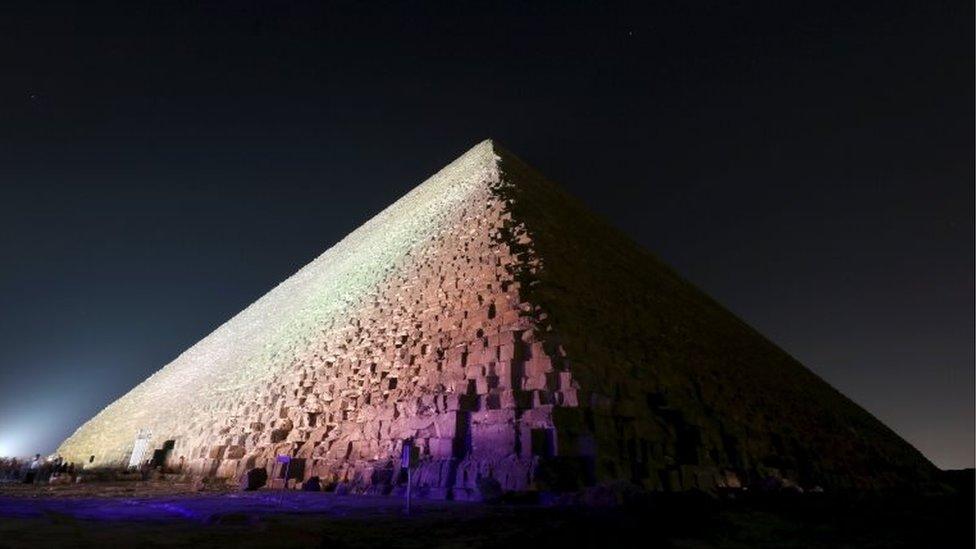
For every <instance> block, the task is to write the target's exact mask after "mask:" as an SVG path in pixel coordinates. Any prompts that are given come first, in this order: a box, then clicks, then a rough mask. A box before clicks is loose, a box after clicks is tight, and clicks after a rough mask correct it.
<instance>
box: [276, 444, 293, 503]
mask: <svg viewBox="0 0 976 549" xmlns="http://www.w3.org/2000/svg"><path fill="white" fill-rule="evenodd" d="M276 461H277V462H278V463H282V464H284V467H285V482H284V484H282V488H281V493H280V494H278V507H281V503H282V501H283V500H284V498H285V490H288V473H289V471H290V470H291V456H278V457H277V459H276Z"/></svg>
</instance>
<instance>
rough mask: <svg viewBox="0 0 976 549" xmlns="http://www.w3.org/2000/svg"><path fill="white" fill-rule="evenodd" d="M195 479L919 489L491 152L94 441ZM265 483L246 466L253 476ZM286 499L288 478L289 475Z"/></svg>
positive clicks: (867, 441) (596, 227) (894, 449)
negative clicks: (403, 458)
mask: <svg viewBox="0 0 976 549" xmlns="http://www.w3.org/2000/svg"><path fill="white" fill-rule="evenodd" d="M139 429H148V430H150V431H151V432H152V433H153V439H152V440H153V444H157V445H161V444H162V443H163V442H164V441H167V440H171V441H174V448H173V450H172V451H171V452H170V454H169V456H170V457H169V459H170V462H171V464H173V463H177V462H179V460H180V459H181V458H182V459H183V460H185V462H186V463H187V464H188V466H189V472H191V473H194V474H197V475H203V476H217V477H233V478H238V477H241V476H245V477H247V476H248V475H251V474H252V472H253V471H267V472H268V473H269V474H270V475H272V476H273V477H274V482H277V483H279V484H282V485H283V484H284V480H283V475H284V472H283V470H282V469H281V467H280V464H279V463H278V462H277V460H276V456H279V455H288V456H292V457H293V458H296V459H295V460H293V462H292V464H293V465H292V467H294V468H293V469H291V470H290V473H289V476H290V477H292V478H296V479H298V480H299V481H300V480H301V479H308V478H312V477H315V478H319V479H321V482H322V484H323V485H325V486H327V487H330V488H331V487H335V489H336V490H337V491H342V492H358V493H387V492H389V491H391V490H394V489H395V490H400V489H402V488H403V487H404V483H405V482H406V477H405V475H404V474H403V473H402V472H401V471H400V468H399V467H400V450H401V445H402V442H403V441H404V440H405V439H411V440H413V441H414V443H415V445H416V446H417V448H418V449H419V452H420V461H419V463H417V464H416V465H415V466H414V469H413V471H412V474H411V479H412V482H413V484H414V487H415V488H416V490H417V493H418V495H422V496H424V495H425V496H428V497H454V498H458V499H482V498H485V497H495V495H496V494H495V493H496V492H497V491H502V492H504V491H525V490H535V489H546V490H563V489H570V490H580V489H584V488H585V487H587V486H593V485H595V484H599V485H605V486H609V485H616V484H615V483H617V484H619V483H621V482H623V483H627V484H628V485H636V486H639V487H643V488H646V489H651V490H691V489H700V490H714V489H726V488H728V489H734V488H737V487H742V486H748V485H750V484H755V485H757V486H758V485H765V484H764V483H766V484H768V482H769V481H768V479H777V480H776V482H778V483H779V484H780V485H788V484H795V485H798V486H824V487H829V488H846V487H859V488H863V487H882V486H890V485H906V484H914V483H919V482H924V481H925V479H926V478H927V476H928V475H929V474H930V472H931V471H932V470H933V468H932V466H931V464H929V463H928V462H927V461H925V459H924V458H923V457H922V456H921V455H920V454H919V453H918V452H917V451H915V450H914V449H913V448H911V446H909V445H908V444H907V443H905V442H904V441H903V440H901V439H900V438H898V437H897V436H896V435H895V434H894V433H892V432H891V431H889V430H888V429H887V428H885V427H884V426H883V425H882V424H881V423H879V422H878V421H877V420H876V419H874V418H873V417H871V416H870V415H869V414H867V413H866V412H865V411H864V410H862V409H861V408H859V407H858V406H857V405H855V404H854V403H852V402H851V401H849V400H848V399H846V398H845V397H843V396H842V395H840V394H839V393H838V392H837V391H835V390H834V389H833V388H831V387H830V386H829V385H827V384H826V383H824V382H823V381H822V380H820V379H819V378H817V377H816V376H815V375H814V374H812V373H811V372H810V371H809V370H806V369H805V368H803V367H802V366H801V365H800V364H798V363H797V362H796V361H794V360H793V359H792V358H790V357H789V356H788V355H786V354H785V353H784V352H782V351H781V350H779V349H778V348H776V347H775V346H774V345H772V344H771V343H770V342H769V341H767V340H766V339H764V338H763V337H761V336H760V335H758V334H757V333H755V332H754V331H753V330H751V329H750V328H749V327H748V326H746V325H745V324H743V323H742V322H741V321H739V320H738V319H736V318H735V317H734V316H733V315H731V314H730V313H729V312H727V311H725V310H724V309H722V308H721V307H720V306H718V305H717V304H716V303H715V302H714V301H712V300H710V299H709V298H708V297H707V296H704V295H703V294H701V293H700V292H699V291H697V290H696V289H695V288H693V287H692V286H691V285H689V284H688V283H687V282H685V281H684V280H682V279H681V278H679V277H678V276H677V275H675V274H674V273H673V272H672V271H671V270H670V269H668V268H667V267H666V266H664V265H663V264H661V263H660V262H659V261H658V260H657V259H655V258H654V257H653V256H651V255H649V254H648V253H647V252H645V251H644V250H642V249H641V248H640V247H638V246H637V245H635V244H634V243H633V242H631V241H630V240H628V239H627V238H625V237H624V236H622V235H621V234H620V233H618V232H617V231H615V230H614V229H612V228H610V227H609V226H608V225H607V224H606V223H604V222H603V221H601V220H600V219H598V218H597V217H595V216H593V215H592V214H590V213H589V212H587V211H586V209H585V208H583V207H582V206H581V205H580V204H579V203H578V202H577V201H575V200H574V199H572V198H570V197H568V196H567V195H566V194H564V193H563V192H562V191H561V190H559V189H558V188H557V187H556V186H555V185H553V184H551V183H549V182H548V181H546V180H545V179H544V178H542V176H540V175H539V174H538V173H537V172H535V171H533V170H532V169H531V168H529V167H527V166H526V165H524V164H523V163H521V162H520V161H519V160H518V159H516V158H515V157H513V156H512V155H510V154H508V153H507V152H504V151H502V150H501V149H500V148H499V147H497V146H495V145H493V144H492V143H491V142H484V143H482V144H480V145H478V146H476V147H475V148H474V149H472V150H471V151H469V152H468V153H466V154H465V155H463V156H462V157H460V158H459V159H457V160H456V161H454V162H453V163H452V164H450V165H449V166H448V167H446V168H444V169H443V170H442V171H441V172H439V173H438V174H436V175H434V176H433V177H431V178H430V179H429V180H428V181H426V182H425V183H423V184H422V185H420V186H419V187H417V188H416V189H414V190H413V191H411V192H410V193H409V194H408V195H406V196H405V197H404V198H402V199H401V200H399V201H398V202H396V203H395V204H394V205H392V206H390V208H388V209H387V210H384V211H383V212H382V213H380V214H379V215H377V216H376V217H375V218H373V219H372V220H370V221H368V222H367V223H366V224H364V225H363V226H362V227H360V228H359V229H357V230H356V231H354V232H353V233H351V234H350V235H349V236H348V237H347V238H346V239H344V240H343V241H342V242H340V243H339V244H337V245H336V246H334V247H333V248H332V249H330V250H328V251H327V252H325V253H324V254H323V255H322V256H320V257H319V258H317V259H316V260H314V261H313V262H311V263H310V264H309V265H307V266H306V267H304V268H303V269H302V270H300V271H299V272H298V273H296V274H295V275H294V276H292V277H291V278H289V279H288V280H286V281H285V282H283V283H282V284H280V285H279V286H278V287H276V288H275V289H273V290H271V291H270V292H269V293H268V294H267V295H265V296H264V297H262V298H261V299H260V300H258V301H257V302H255V303H254V304H252V305H251V306H250V307H248V308H247V309H245V310H244V311H243V312H241V313H240V314H239V315H237V316H235V317H234V318H232V319H231V320H229V321H228V322H227V323H226V324H224V325H223V326H221V327H220V328H218V329H217V330H216V331H215V332H214V333H212V334H211V335H209V336H207V337H206V338H204V339H203V340H202V341H200V342H199V343H198V344H196V345H195V346H193V347H192V348H191V349H189V350H187V351H186V352H185V353H183V354H182V355H180V357H178V358H177V359H176V360H175V361H173V362H172V363H170V364H169V365H167V366H166V367H164V368H163V369H161V370H160V371H158V372H156V373H155V374H154V375H153V376H152V377H150V378H149V379H147V380H146V381H145V382H143V383H142V384H140V385H139V386H138V387H136V388H135V389H133V390H132V391H131V392H129V393H128V394H127V395H125V396H124V397H122V398H121V399H119V400H118V401H116V402H114V403H112V404H111V405H110V406H109V407H107V408H106V409H105V410H103V411H102V412H101V413H99V414H98V415H97V416H96V417H94V418H93V419H91V420H90V421H89V422H88V423H86V424H85V425H83V426H82V427H81V428H79V429H78V431H77V432H76V433H75V434H74V435H72V436H71V437H70V438H69V439H68V440H66V441H65V442H64V443H63V444H62V446H61V448H60V449H59V453H60V454H61V455H63V456H65V457H66V458H67V459H69V460H71V461H76V462H88V456H90V455H94V456H95V465H106V464H116V463H124V462H125V460H126V459H127V455H128V453H129V452H130V451H131V447H132V443H133V440H134V437H135V434H136V433H137V432H138V431H139ZM255 474H257V473H255ZM296 484H297V483H296Z"/></svg>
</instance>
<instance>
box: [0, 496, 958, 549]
mask: <svg viewBox="0 0 976 549" xmlns="http://www.w3.org/2000/svg"><path fill="white" fill-rule="evenodd" d="M136 545H138V546H140V547H142V548H151V547H181V546H195V547H232V548H234V549H238V548H248V547H328V548H333V547H463V548H466V549H470V548H477V547H503V548H509V547H534V548H544V547H601V548H606V547H629V546H633V547H972V546H973V500H972V492H971V491H970V492H969V493H957V494H955V495H951V496H929V497H919V496H887V497H879V496H863V497H857V498H852V497H838V496H830V495H827V494H806V495H798V494H793V495H787V494H780V495H762V496H759V495H754V496H749V497H745V498H743V497H738V498H735V499H728V498H724V499H723V498H715V497H711V496H705V495H676V496H666V497H663V496H662V497H653V498H648V499H643V500H642V501H639V502H631V503H629V504H625V505H618V506H600V507H583V506H557V505H543V504H540V503H529V502H500V503H495V504H477V503H460V502H443V501H415V505H414V507H413V512H412V513H411V515H410V516H407V515H406V514H405V513H404V509H403V501H402V500H400V499H395V498H386V497H363V496H337V495H335V494H330V493H316V492H287V493H281V492H275V491H271V490H261V491H258V492H248V493H243V492H235V491H231V490H230V489H228V488H224V487H213V488H210V489H207V490H203V491H199V490H194V489H193V487H191V486H190V485H187V484H177V483H151V482H132V481H130V482H111V483H91V484H80V485H70V486H44V485H37V486H24V485H17V484H6V485H2V486H0V547H32V548H39V547H96V548H99V549H101V548H107V547H130V546H136Z"/></svg>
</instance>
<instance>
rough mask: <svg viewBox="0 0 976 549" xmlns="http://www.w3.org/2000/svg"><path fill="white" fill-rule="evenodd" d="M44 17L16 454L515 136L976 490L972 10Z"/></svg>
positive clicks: (895, 7)
mask: <svg viewBox="0 0 976 549" xmlns="http://www.w3.org/2000/svg"><path fill="white" fill-rule="evenodd" d="M22 4H23V5H22V6H20V7H15V6H7V7H5V8H4V10H5V12H6V13H5V15H4V17H2V18H0V61H2V64H0V67H2V70H0V192H2V194H0V311H2V315H0V454H2V453H11V452H16V453H21V454H25V453H28V452H34V451H49V450H52V449H53V448H54V447H55V446H56V445H57V443H58V442H59V441H60V440H61V439H62V438H64V437H65V436H66V435H67V434H69V433H70V432H71V431H73V430H74V428H75V427H77V426H78V425H79V424H80V423H81V422H82V421H84V420H85V419H86V418H87V417H89V416H91V415H93V414H94V413H96V412H97V411H98V410H99V409H101V408H102V407H103V406H105V405H106V404H108V403H109V402H111V401H112V400H114V399H115V398H117V397H118V396H120V395H122V394H123V393H125V392H126V391H127V390H128V389H129V388H131V387H132V386H133V385H135V384H136V383H138V382H139V381H141V380H142V379H144V378H145V377H146V376H148V375H149V374H150V373H151V372H153V371H154V370H156V369H158V368H159V367H161V366H162V365H164V364H165V363H166V362H168V361H169V360H171V359H172V358H174V357H175V356H176V355H177V354H179V353H180V352H181V351H183V350H184V349H185V348H187V347H189V346H190V345H192V344H193V343H194V342H196V341H197V340H198V339H200V338H201V337H203V336H204V335H206V334H207V333H209V332H210V331H211V330H212V329H214V328H215V327H217V326H218V325H219V324H221V323H222V322H223V321H224V320H226V319H227V318H229V317H230V316H232V315H233V314H235V313H236V312H237V311H239V310H240V309H242V308H243V307H245V306H246V305H247V304H248V303H250V302H251V301H253V300H254V299H256V298H258V297H260V296H261V295H262V294H263V293H264V292H266V291H267V290H268V289H270V288H271V287H272V286H274V285H275V284H277V283H278V282H280V281H281V280H282V279H284V278H286V277H287V276H289V275H290V274H291V273H292V272H294V271H295V270H297V269H298V268H299V267H300V266H302V265H303V264H304V263H306V262H308V261H309V260H311V259H312V258H314V257H315V256H316V255H318V254H319V253H321V252H322V251H323V250H325V249H326V248H328V247H329V246H331V245H332V244H333V243H335V242H336V241H338V240H339V239H341V238H342V237H343V236H344V235H345V234H347V233H348V232H349V231H351V230H352V229H354V228H356V227H357V226H359V225H360V224H361V223H362V222H364V221H365V220H366V219H368V218H369V217H370V216H372V215H373V214H375V213H376V212H378V211H379V210H380V209H382V208H383V207H385V206H386V205H387V204H389V203H391V202H392V201H394V200H395V199H397V198H398V197H399V196H400V195H402V194H403V193H405V192H406V191H407V190H409V189H410V188H411V187H413V186H414V185H416V184H417V183H419V182H420V181H422V180H423V179H424V178H425V177H427V176H428V175H430V174H431V173H433V172H434V171H436V170H437V169H439V168H440V167H441V166H442V165H444V164H445V163H447V162H448V161H450V160H451V159H453V158H454V157H455V156H457V155H458V154H460V153H461V152H463V151H464V150H466V149H467V148H468V147H470V146H471V145H473V144H475V143H476V142H477V141H480V140H481V139H483V138H486V137H493V138H496V139H498V140H499V141H500V142H502V143H503V144H504V145H505V146H506V147H508V148H509V149H511V150H512V151H514V152H515V153H516V154H518V155H520V156H521V157H523V159H525V160H526V161H528V162H529V163H531V164H533V165H535V166H536V167H537V168H539V169H540V170H541V171H542V172H544V173H546V174H547V175H549V176H550V177H551V178H552V179H554V180H555V181H558V182H560V183H562V184H563V185H564V186H565V187H567V188H568V189H569V190H570V191H571V192H572V193H574V194H576V195H578V196H580V197H581V198H582V199H583V200H584V201H585V202H587V203H588V204H590V205H591V206H592V207H593V209H594V210H596V211H597V212H599V213H601V214H603V215H604V216H605V217H606V218H608V219H609V220H610V221H611V222H612V223H614V224H616V225H617V226H619V227H620V228H622V229H623V230H624V231H626V232H627V233H629V234H630V235H632V236H633V237H634V238H635V239H636V240H638V241H639V242H641V243H642V244H644V245H645V246H647V247H648V248H649V249H651V250H653V251H655V252H656V253H657V254H659V255H660V256H661V257H663V258H664V259H665V260H666V261H668V262H669V263H671V264H672V265H673V266H675V267H676V268H677V269H678V270H679V271H680V272H682V273H683V274H684V275H685V276H687V277H688V278H689V279H691V280H692V281H693V282H695V283H696V284H698V285H699V286H700V287H701V288H703V289H704V290H705V291H707V292H708V293H710V294H712V295H713V296H714V297H716V298H717V299H718V300H719V301H720V302H722V303H724V304H725V305H726V306H728V307H729V308H730V309H731V310H732V311H734V312H736V313H737V314H739V315H740V316H742V317H743V318H744V319H746V320H747V321H748V322H750V323H751V324H752V325H754V326H755V327H756V328H758V329H759V330H760V331H761V332H763V333H765V334H766V335H767V336H769V337H770V338H771V339H772V340H773V341H775V342H777V343H778V344H780V345H781V346H782V347H783V348H785V349H786V350H787V351H789V352H790V353H792V354H793V355H794V356H796V357H797V358H799V359H800V360H801V361H802V362H804V363H805V364H806V365H808V366H809V367H810V368H812V369H813V370H814V371H816V372H817V373H818V374H820V375H821V376H822V377H824V378H826V379H827V380H828V381H829V382H831V383H832V384H833V385H834V386H836V387H837V388H839V389H840V390H841V391H843V392H844V393H846V394H847V395H849V396H851V397H852V398H854V400H856V401H857V402H859V403H860V404H862V405H863V406H864V407H866V408H867V409H868V410H869V411H871V412H872V413H874V414H875V415H877V416H878V417H879V418H880V419H881V420H883V421H884V422H886V423H887V424H888V425H890V426H891V427H892V428H894V429H895V431H897V432H898V433H899V434H901V435H902V436H904V437H905V438H907V439H908V440H909V441H910V442H911V443H913V444H914V445H916V446H917V447H918V448H919V449H921V450H922V451H923V452H924V453H925V454H926V455H927V456H928V457H929V458H930V459H932V460H933V461H934V462H935V463H936V464H938V465H940V466H944V467H963V466H969V467H971V466H973V461H974V458H973V447H974V440H973V431H974V425H973V421H974V420H973V416H974V404H973V402H974V393H973V391H974V375H973V372H974V301H976V295H974V184H973V183H974V154H973V150H974V145H976V143H974V108H973V104H974V85H973V71H974V56H973V38H974V36H973V35H974V33H973V20H974V13H973V5H972V3H971V2H936V1H926V2H893V1H886V2H817V3H808V2H803V3H801V2H769V3H766V2H744V3H740V2H674V3H667V2H656V3H647V2H643V3H635V4H613V3H606V2H598V3H597V2H593V3H572V5H571V6H567V4H569V3H566V2H557V3H546V2H535V3H532V7H526V6H523V5H522V3H512V4H511V5H507V4H505V3H484V4H481V3H466V4H464V7H463V8H459V7H456V6H455V5H454V4H455V3H444V4H436V3H425V4H420V3H401V4H396V5H386V6H384V7H382V8H381V9H375V10H373V11H368V10H366V9H363V8H360V7H356V6H357V5H356V4H342V3H340V4H330V5H327V6H323V5H320V4H319V3H301V2H298V3H286V2H276V3H271V2H247V1H242V0H234V1H226V2H221V1H216V2H164V3H159V5H157V6H155V7H153V8H146V7H139V6H136V5H134V4H138V3H135V2H129V3H122V4H121V5H109V4H105V3H100V2H78V3H53V2H52V3H45V2H36V3H35V2H24V3H22ZM646 4H653V5H651V6H649V5H646ZM160 413H165V411H163V410H161V411H160Z"/></svg>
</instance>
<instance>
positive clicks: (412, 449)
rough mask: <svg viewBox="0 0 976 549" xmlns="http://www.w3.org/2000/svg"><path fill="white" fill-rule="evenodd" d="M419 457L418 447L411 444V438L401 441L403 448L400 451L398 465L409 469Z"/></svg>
mask: <svg viewBox="0 0 976 549" xmlns="http://www.w3.org/2000/svg"><path fill="white" fill-rule="evenodd" d="M419 457H420V449H419V448H417V447H416V446H414V445H413V440H411V439H407V440H404V441H403V449H402V450H401V451H400V467H403V468H404V469H409V468H410V467H413V466H414V465H416V464H417V459H418V458H419Z"/></svg>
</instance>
